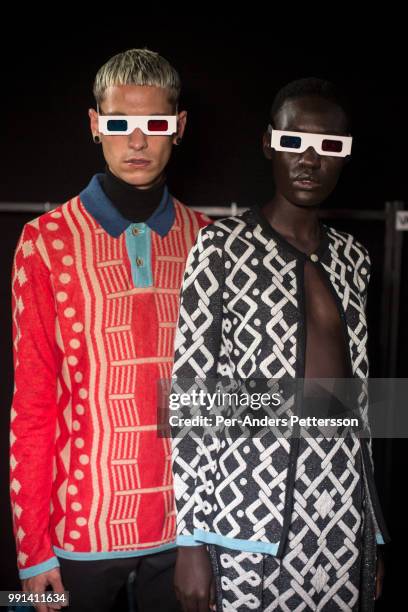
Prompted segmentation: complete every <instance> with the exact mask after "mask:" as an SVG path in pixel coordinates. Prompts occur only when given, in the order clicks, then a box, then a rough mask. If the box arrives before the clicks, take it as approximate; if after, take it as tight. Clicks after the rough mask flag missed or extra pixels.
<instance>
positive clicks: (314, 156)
mask: <svg viewBox="0 0 408 612" xmlns="http://www.w3.org/2000/svg"><path fill="white" fill-rule="evenodd" d="M320 162H321V157H320V155H319V154H318V153H316V151H315V149H314V148H313V147H308V148H307V149H306V151H304V152H303V153H301V155H300V160H299V163H300V164H302V165H304V166H305V167H306V168H320Z"/></svg>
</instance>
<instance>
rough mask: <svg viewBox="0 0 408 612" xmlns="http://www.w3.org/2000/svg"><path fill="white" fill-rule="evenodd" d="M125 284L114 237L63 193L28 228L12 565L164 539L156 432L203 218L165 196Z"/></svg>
mask: <svg viewBox="0 0 408 612" xmlns="http://www.w3.org/2000/svg"><path fill="white" fill-rule="evenodd" d="M173 201H174V204H175V212H176V217H175V221H174V223H173V226H172V227H171V229H170V231H169V232H168V233H167V234H166V235H165V236H164V237H161V236H160V235H159V234H157V233H156V232H153V231H152V232H151V235H152V238H151V239H152V244H151V269H152V276H153V285H152V286H149V287H135V286H134V284H133V281H132V274H131V266H130V262H129V257H128V255H127V250H126V237H125V233H124V232H123V233H122V234H121V235H120V236H119V237H118V238H113V237H112V236H110V235H109V234H108V233H107V232H106V231H105V230H104V229H103V228H102V227H101V226H100V225H99V224H98V223H97V222H96V221H95V219H94V218H93V217H92V216H91V215H90V214H89V213H88V212H87V211H86V209H85V208H84V205H83V204H82V203H81V201H80V198H79V197H76V198H73V199H72V200H70V201H68V202H67V203H66V204H64V205H63V206H60V207H59V208H57V209H56V210H54V211H52V212H48V213H46V214H44V215H42V216H41V217H39V218H37V219H35V220H33V221H31V222H30V223H28V224H27V225H26V226H25V227H24V230H23V233H22V236H21V238H20V241H19V243H18V246H17V250H16V255H15V261H14V269H13V331H14V354H15V394H14V400H13V407H12V412H11V440H10V441H11V451H10V452H11V459H10V467H11V479H10V481H11V501H12V511H13V521H14V531H15V535H16V543H17V551H18V565H19V568H20V569H26V568H29V567H32V566H34V565H36V564H40V563H42V562H45V561H47V560H49V559H50V558H52V557H54V552H53V548H52V547H53V546H56V547H59V548H60V549H63V550H64V551H67V552H68V553H78V555H79V556H78V558H81V556H80V555H81V554H82V553H90V552H91V553H96V552H104V553H112V555H115V554H116V555H120V554H121V553H123V552H126V551H143V550H145V549H146V550H147V549H152V548H155V547H158V546H161V545H163V544H168V543H171V542H172V541H174V538H175V512H174V505H173V490H172V473H171V465H170V445H169V442H168V439H166V438H164V437H160V436H158V435H157V401H156V395H157V391H156V387H157V382H158V380H159V379H163V378H165V379H168V378H169V377H170V375H171V370H172V365H173V344H174V334H175V327H176V322H177V317H178V310H179V291H180V286H181V282H182V276H183V272H184V267H185V261H186V258H187V255H188V252H189V250H190V249H191V247H192V245H193V244H194V240H195V237H196V234H197V232H198V230H199V229H200V227H203V226H204V225H206V224H207V222H208V221H207V220H206V219H205V218H204V217H203V216H202V215H200V214H199V213H196V212H194V211H192V210H190V209H188V208H187V207H185V206H183V205H182V204H180V203H179V202H178V201H177V200H175V199H173Z"/></svg>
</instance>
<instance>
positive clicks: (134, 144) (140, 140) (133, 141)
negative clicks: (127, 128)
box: [129, 128, 147, 151]
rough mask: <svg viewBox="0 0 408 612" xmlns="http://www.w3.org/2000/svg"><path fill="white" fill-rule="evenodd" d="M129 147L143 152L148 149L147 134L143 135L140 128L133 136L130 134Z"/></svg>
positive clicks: (136, 129) (135, 130)
mask: <svg viewBox="0 0 408 612" xmlns="http://www.w3.org/2000/svg"><path fill="white" fill-rule="evenodd" d="M129 146H130V147H131V148H132V149H135V150H136V151H141V150H142V149H145V148H146V147H147V138H146V134H143V132H142V130H141V129H140V128H135V129H134V130H133V132H132V133H131V134H129Z"/></svg>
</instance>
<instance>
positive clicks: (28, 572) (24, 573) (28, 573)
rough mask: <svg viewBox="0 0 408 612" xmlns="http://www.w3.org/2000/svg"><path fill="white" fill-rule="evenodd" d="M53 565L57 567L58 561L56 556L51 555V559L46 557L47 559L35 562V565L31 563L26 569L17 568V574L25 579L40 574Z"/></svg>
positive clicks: (52, 567)
mask: <svg viewBox="0 0 408 612" xmlns="http://www.w3.org/2000/svg"><path fill="white" fill-rule="evenodd" d="M54 567H59V561H58V559H57V557H51V559H47V561H43V562H42V563H37V565H32V566H31V567H28V568H27V569H21V570H19V572H18V574H19V576H20V578H21V580H25V579H26V578H32V577H33V576H38V574H42V573H43V572H48V570H51V569H54Z"/></svg>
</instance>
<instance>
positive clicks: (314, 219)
mask: <svg viewBox="0 0 408 612" xmlns="http://www.w3.org/2000/svg"><path fill="white" fill-rule="evenodd" d="M318 211H319V208H318V207H317V206H313V207H310V206H296V205H294V204H292V203H291V202H289V201H288V200H286V198H284V197H283V196H281V195H279V194H276V195H275V197H274V198H273V199H272V200H271V201H270V202H269V203H268V204H266V205H265V206H264V207H263V209H262V212H263V213H264V215H265V217H266V218H267V219H268V221H269V223H270V225H271V226H272V227H273V228H274V229H275V230H276V231H278V232H279V233H280V234H282V235H283V236H285V238H288V239H292V240H295V241H296V242H300V243H303V244H308V243H312V242H315V241H316V240H318V239H319V237H320V223H319V218H318Z"/></svg>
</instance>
